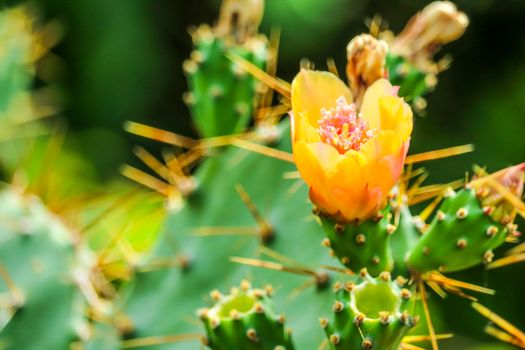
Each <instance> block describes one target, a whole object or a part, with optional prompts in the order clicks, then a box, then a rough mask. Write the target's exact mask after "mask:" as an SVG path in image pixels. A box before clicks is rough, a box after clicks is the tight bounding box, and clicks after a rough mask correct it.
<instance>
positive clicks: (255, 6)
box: [216, 0, 264, 43]
mask: <svg viewBox="0 0 525 350" xmlns="http://www.w3.org/2000/svg"><path fill="white" fill-rule="evenodd" d="M263 12H264V0H224V1H223V3H222V6H221V13H220V15H219V22H218V24H217V28H216V29H217V34H218V35H221V36H229V35H231V36H233V37H234V38H235V40H236V41H237V42H238V43H244V42H245V41H246V39H248V38H249V37H251V36H253V35H255V34H256V33H257V29H258V28H259V24H260V23H261V20H262V17H263Z"/></svg>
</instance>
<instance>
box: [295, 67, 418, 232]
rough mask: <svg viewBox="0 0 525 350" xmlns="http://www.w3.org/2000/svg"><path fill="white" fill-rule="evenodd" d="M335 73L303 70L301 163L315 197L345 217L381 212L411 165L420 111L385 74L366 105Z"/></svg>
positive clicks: (298, 85) (298, 130)
mask: <svg viewBox="0 0 525 350" xmlns="http://www.w3.org/2000/svg"><path fill="white" fill-rule="evenodd" d="M352 101H353V100H352V93H351V92H350V89H349V88H348V87H347V86H346V85H345V84H344V83H343V82H342V81H341V80H340V79H339V78H338V77H337V76H335V75H334V74H332V73H329V72H321V71H312V70H306V69H303V70H301V72H300V73H299V74H298V75H297V76H296V77H295V79H294V80H293V83H292V113H291V120H292V144H293V154H294V161H295V164H296V165H297V168H298V169H299V172H300V173H301V176H302V178H303V179H304V181H305V182H306V183H307V184H308V186H309V187H310V199H311V200H312V202H313V203H314V204H315V205H316V206H318V207H319V209H321V210H322V211H323V212H324V213H325V214H328V215H330V216H332V217H333V218H334V219H335V220H337V221H338V222H352V221H355V220H366V219H368V218H370V217H372V216H374V215H376V214H377V213H378V211H379V210H380V209H381V208H382V206H383V205H384V203H385V200H386V197H387V196H388V193H389V192H390V191H391V189H392V187H393V186H394V185H395V184H396V182H397V181H398V179H399V176H400V175H401V171H402V169H403V163H404V160H405V156H406V154H407V151H408V145H409V141H410V134H411V132H412V111H411V109H410V107H409V106H408V105H407V104H406V103H405V102H404V101H403V99H401V98H399V97H397V93H396V89H395V88H394V87H393V86H392V85H391V84H390V83H389V82H388V81H387V80H385V79H380V80H378V81H376V82H375V83H374V84H372V85H371V86H370V87H369V88H368V89H367V91H366V92H365V95H364V98H363V103H362V107H361V110H360V111H356V110H355V106H354V105H353V104H352Z"/></svg>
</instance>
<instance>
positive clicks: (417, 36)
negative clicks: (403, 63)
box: [392, 1, 469, 73]
mask: <svg viewBox="0 0 525 350" xmlns="http://www.w3.org/2000/svg"><path fill="white" fill-rule="evenodd" d="M468 24H469V20H468V17H467V16H466V15H465V14H464V13H463V12H460V11H458V9H457V7H456V5H454V4H453V3H452V2H449V1H435V2H432V3H431V4H429V5H428V6H426V7H425V8H424V9H423V10H422V11H421V12H419V13H417V14H416V15H415V16H414V17H412V18H411V19H410V21H409V22H408V23H407V25H406V27H405V29H403V31H402V32H401V33H400V34H399V35H398V36H397V37H396V38H395V40H394V42H393V43H392V52H393V53H394V54H396V55H399V56H404V57H406V58H407V59H408V60H409V61H411V62H412V63H413V64H414V65H416V66H417V67H418V68H419V69H421V70H422V71H425V72H427V73H437V71H438V67H437V65H436V64H435V63H434V62H433V61H432V58H433V56H434V54H435V53H436V52H437V51H438V50H439V49H440V47H441V46H442V45H444V44H446V43H449V42H451V41H454V40H456V39H458V38H459V37H460V36H461V35H463V33H464V32H465V30H466V28H467V26H468Z"/></svg>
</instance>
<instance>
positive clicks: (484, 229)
mask: <svg viewBox="0 0 525 350" xmlns="http://www.w3.org/2000/svg"><path fill="white" fill-rule="evenodd" d="M506 237H507V229H506V228H505V227H503V226H502V225H501V224H499V223H498V222H495V221H494V220H493V219H492V218H491V217H490V216H489V215H488V214H485V213H484V211H483V208H482V207H481V204H480V202H479V200H478V198H477V197H476V194H475V193H474V191H473V190H470V189H463V190H461V191H459V192H457V193H455V192H454V191H449V192H448V195H447V196H446V198H445V200H444V201H443V203H442V204H441V206H440V208H439V210H438V212H437V214H436V216H435V217H434V219H433V221H432V223H431V224H430V226H429V227H428V229H426V230H425V233H424V235H423V237H421V239H420V240H419V242H418V243H417V245H416V246H415V247H414V248H413V249H412V251H411V252H410V256H409V258H408V265H409V266H410V267H411V268H412V269H414V270H416V271H418V272H427V271H432V270H440V271H442V272H443V271H446V272H453V271H459V270H464V269H467V268H469V267H473V266H476V265H478V264H480V263H482V262H489V261H490V260H491V259H492V257H493V254H492V250H493V249H495V248H497V247H499V246H500V245H501V244H503V243H504V242H505V238H506Z"/></svg>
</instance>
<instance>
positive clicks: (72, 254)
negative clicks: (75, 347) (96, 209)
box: [0, 188, 88, 350]
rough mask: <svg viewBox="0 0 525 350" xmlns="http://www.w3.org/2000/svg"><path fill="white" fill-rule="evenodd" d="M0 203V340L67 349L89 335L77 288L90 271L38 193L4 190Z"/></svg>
mask: <svg viewBox="0 0 525 350" xmlns="http://www.w3.org/2000/svg"><path fill="white" fill-rule="evenodd" d="M0 206H1V208H2V215H1V219H0V242H1V243H0V272H1V276H2V278H1V282H0V293H1V295H2V300H3V303H2V304H3V305H2V308H1V315H2V319H1V324H0V342H1V343H2V345H3V346H4V348H6V349H35V350H36V349H65V348H68V347H69V346H70V344H71V343H72V342H74V341H77V340H79V339H80V338H82V337H86V336H88V328H87V321H86V318H85V307H86V305H85V299H84V296H83V295H82V293H81V291H80V289H79V287H78V286H77V283H83V280H84V279H86V278H88V277H87V276H88V269H87V267H86V266H84V265H83V263H82V261H81V260H80V258H79V257H78V256H77V252H76V247H75V243H74V237H73V236H72V234H71V232H70V231H69V230H68V229H67V228H66V227H65V226H64V225H63V224H62V222H61V221H60V220H59V219H58V218H57V217H55V216H54V215H53V214H51V213H49V212H48V211H47V210H46V208H45V207H44V206H43V205H42V203H41V202H40V201H39V200H38V199H37V198H36V197H34V196H26V195H23V194H20V193H19V192H17V191H16V190H15V189H13V188H4V189H2V191H1V192H0ZM43 320H45V322H43Z"/></svg>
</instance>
